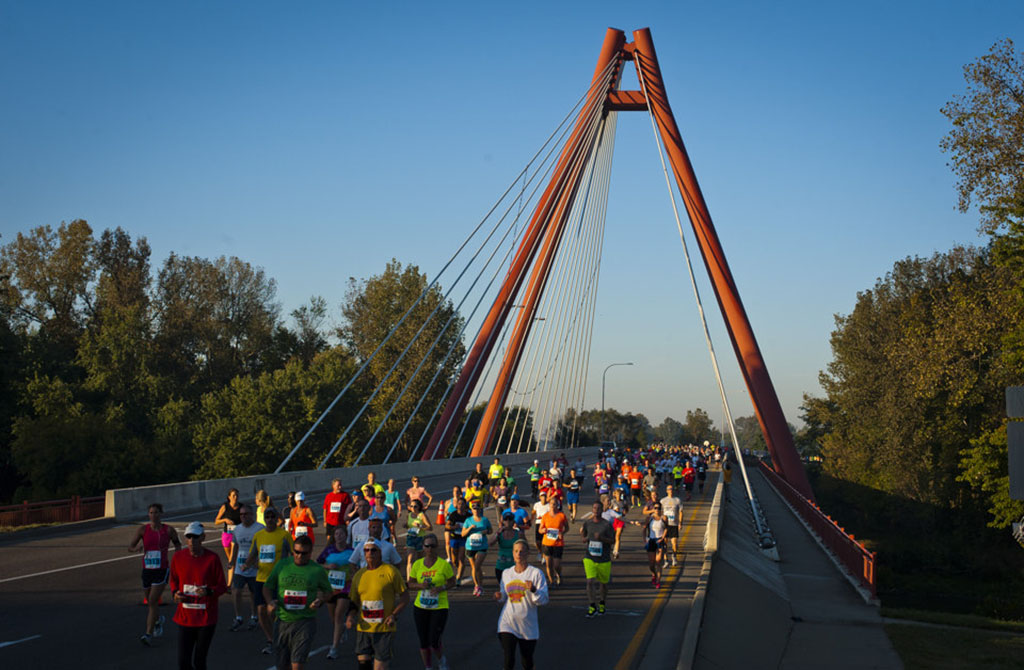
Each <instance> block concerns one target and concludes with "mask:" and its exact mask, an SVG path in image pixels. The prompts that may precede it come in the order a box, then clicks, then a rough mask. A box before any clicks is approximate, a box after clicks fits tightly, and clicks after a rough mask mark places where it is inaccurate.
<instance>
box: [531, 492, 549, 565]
mask: <svg viewBox="0 0 1024 670" xmlns="http://www.w3.org/2000/svg"><path fill="white" fill-rule="evenodd" d="M550 511H551V504H550V503H548V494H547V492H544V493H541V494H540V500H539V501H537V502H535V503H533V526H534V538H533V539H534V545H535V546H536V547H537V553H538V554H541V560H542V561H543V562H544V563H547V556H544V555H543V552H542V551H541V547H542V546H543V543H542V540H543V539H544V534H543V533H541V530H540V522H541V519H543V518H544V515H545V514H547V513H548V512H550Z"/></svg>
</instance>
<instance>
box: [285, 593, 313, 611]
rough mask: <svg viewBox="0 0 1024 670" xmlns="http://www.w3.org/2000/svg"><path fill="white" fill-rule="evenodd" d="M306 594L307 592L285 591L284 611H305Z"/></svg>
mask: <svg viewBox="0 0 1024 670" xmlns="http://www.w3.org/2000/svg"><path fill="white" fill-rule="evenodd" d="M306 594H307V591H293V590H292V589H285V590H284V608H285V609H286V610H304V609H306V597H307V596H306Z"/></svg>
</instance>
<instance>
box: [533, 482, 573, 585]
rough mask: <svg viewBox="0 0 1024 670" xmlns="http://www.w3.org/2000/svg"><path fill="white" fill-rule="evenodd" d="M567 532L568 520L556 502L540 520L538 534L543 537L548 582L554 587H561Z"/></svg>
mask: <svg viewBox="0 0 1024 670" xmlns="http://www.w3.org/2000/svg"><path fill="white" fill-rule="evenodd" d="M568 530H569V520H568V519H566V518H565V514H563V513H562V503H561V502H559V501H558V500H556V501H554V502H553V503H552V504H551V511H550V512H548V513H547V514H545V515H544V516H543V517H542V518H541V522H540V532H541V534H542V535H543V536H544V539H543V540H542V542H543V544H544V553H545V554H546V555H547V557H548V560H547V563H546V565H545V568H546V570H547V575H548V581H549V582H551V581H552V580H553V581H554V583H555V585H556V586H561V585H562V552H563V551H564V548H565V533H566V532H567V531H568Z"/></svg>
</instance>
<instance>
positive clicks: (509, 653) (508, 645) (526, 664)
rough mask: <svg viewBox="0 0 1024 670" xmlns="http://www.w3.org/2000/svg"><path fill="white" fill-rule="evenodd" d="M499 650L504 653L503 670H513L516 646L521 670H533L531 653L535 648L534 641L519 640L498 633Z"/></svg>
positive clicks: (509, 635)
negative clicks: (520, 660) (521, 666)
mask: <svg viewBox="0 0 1024 670" xmlns="http://www.w3.org/2000/svg"><path fill="white" fill-rule="evenodd" d="M498 639H499V640H500V641H501V648H502V650H503V651H504V652H505V670H515V667H516V645H518V646H519V655H520V656H521V657H522V663H523V670H533V667H534V666H533V651H534V650H535V649H536V648H537V641H536V640H521V639H519V638H518V637H516V636H515V635H513V634H512V633H498Z"/></svg>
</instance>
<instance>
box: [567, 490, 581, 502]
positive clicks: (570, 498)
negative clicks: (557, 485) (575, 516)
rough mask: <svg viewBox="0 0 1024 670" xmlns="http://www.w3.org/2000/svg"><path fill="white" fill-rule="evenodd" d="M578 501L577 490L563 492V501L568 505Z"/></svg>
mask: <svg viewBox="0 0 1024 670" xmlns="http://www.w3.org/2000/svg"><path fill="white" fill-rule="evenodd" d="M579 501H580V492H579V491H567V492H566V494H565V502H566V503H567V504H569V505H575V504H576V503H578V502H579Z"/></svg>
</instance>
